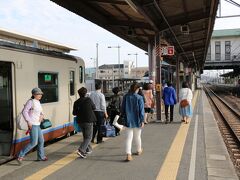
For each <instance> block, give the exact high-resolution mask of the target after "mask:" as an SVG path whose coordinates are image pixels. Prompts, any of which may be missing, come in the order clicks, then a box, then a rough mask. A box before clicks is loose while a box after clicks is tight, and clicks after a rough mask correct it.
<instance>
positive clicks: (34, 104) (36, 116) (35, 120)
mask: <svg viewBox="0 0 240 180" xmlns="http://www.w3.org/2000/svg"><path fill="white" fill-rule="evenodd" d="M42 110H43V109H42V106H41V104H40V101H39V100H36V99H30V100H28V102H27V103H26V104H25V106H24V109H23V116H24V118H25V119H26V121H28V122H30V123H31V124H32V125H40V115H41V114H42Z"/></svg>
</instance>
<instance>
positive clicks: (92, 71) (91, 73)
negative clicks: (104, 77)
mask: <svg viewBox="0 0 240 180" xmlns="http://www.w3.org/2000/svg"><path fill="white" fill-rule="evenodd" d="M95 77H96V68H85V79H86V80H91V79H95Z"/></svg>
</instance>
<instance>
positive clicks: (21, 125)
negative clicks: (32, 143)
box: [17, 112, 28, 131]
mask: <svg viewBox="0 0 240 180" xmlns="http://www.w3.org/2000/svg"><path fill="white" fill-rule="evenodd" d="M17 128H18V129H20V130H24V131H27V130H28V124H27V121H26V120H25V118H24V116H23V114H22V112H21V113H19V114H18V116H17Z"/></svg>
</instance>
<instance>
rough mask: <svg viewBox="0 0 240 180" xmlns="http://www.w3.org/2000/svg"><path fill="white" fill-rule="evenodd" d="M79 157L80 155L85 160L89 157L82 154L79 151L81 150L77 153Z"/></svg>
mask: <svg viewBox="0 0 240 180" xmlns="http://www.w3.org/2000/svg"><path fill="white" fill-rule="evenodd" d="M77 155H78V156H79V157H80V158H83V159H85V158H87V156H86V155H85V154H84V153H82V152H81V151H79V150H78V152H77Z"/></svg>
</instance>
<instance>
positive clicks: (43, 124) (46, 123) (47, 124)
mask: <svg viewBox="0 0 240 180" xmlns="http://www.w3.org/2000/svg"><path fill="white" fill-rule="evenodd" d="M49 127H52V123H51V121H50V120H49V119H43V121H42V122H41V124H40V128H41V129H47V128H49Z"/></svg>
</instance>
